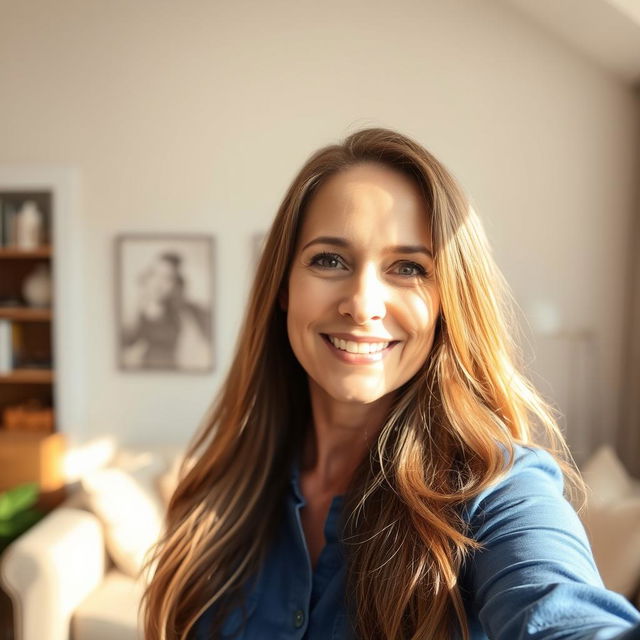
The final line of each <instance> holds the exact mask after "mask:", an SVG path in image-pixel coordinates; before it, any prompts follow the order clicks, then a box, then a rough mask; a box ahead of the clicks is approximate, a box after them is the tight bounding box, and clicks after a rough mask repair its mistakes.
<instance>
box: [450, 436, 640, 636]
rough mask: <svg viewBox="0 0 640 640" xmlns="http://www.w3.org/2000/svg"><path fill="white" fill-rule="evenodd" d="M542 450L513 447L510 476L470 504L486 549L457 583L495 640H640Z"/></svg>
mask: <svg viewBox="0 0 640 640" xmlns="http://www.w3.org/2000/svg"><path fill="white" fill-rule="evenodd" d="M562 489H563V476H562V473H561V471H560V468H559V467H558V465H557V463H556V462H555V460H554V459H553V457H552V456H551V455H550V454H548V453H547V452H546V451H543V450H541V449H534V448H529V447H518V448H517V457H516V461H515V463H514V466H513V468H512V470H511V471H510V472H509V474H508V475H507V476H506V477H505V478H504V479H503V480H502V481H501V482H499V483H498V484H497V485H496V486H494V487H491V488H490V489H487V490H485V491H484V492H483V493H481V494H480V495H479V496H478V497H477V498H476V499H474V500H473V501H471V503H470V504H469V505H468V508H467V518H468V520H469V522H470V525H471V532H472V535H473V537H474V538H475V539H476V540H478V541H479V542H481V543H482V544H483V545H484V548H483V549H482V550H480V551H477V552H476V553H475V554H474V555H473V556H472V557H471V558H470V560H469V562H468V563H467V566H466V567H465V571H464V572H463V575H462V579H461V586H462V589H463V592H466V593H467V594H468V596H469V601H470V602H471V605H470V606H471V608H472V609H473V614H474V615H475V616H477V617H478V619H479V621H480V623H481V625H482V627H483V629H484V631H485V633H486V634H487V635H488V636H489V638H491V639H492V640H528V639H533V638H535V639H536V640H640V613H639V612H638V611H637V610H636V609H635V608H634V607H633V606H632V605H631V604H630V603H629V602H628V601H627V600H626V599H625V598H624V597H623V596H622V595H620V594H617V593H614V592H612V591H608V590H607V589H605V587H604V585H603V583H602V580H601V578H600V575H599V574H598V571H597V569H596V565H595V562H594V560H593V555H592V553H591V548H590V545H589V542H588V540H587V536H586V534H585V531H584V528H583V526H582V524H581V522H580V520H579V518H578V516H577V514H576V513H575V511H574V509H573V507H572V506H571V505H570V504H569V503H568V501H567V500H566V499H565V498H564V497H563V494H562Z"/></svg>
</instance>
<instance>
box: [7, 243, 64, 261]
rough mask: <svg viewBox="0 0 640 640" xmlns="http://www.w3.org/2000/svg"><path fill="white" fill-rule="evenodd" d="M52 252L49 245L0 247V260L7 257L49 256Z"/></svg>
mask: <svg viewBox="0 0 640 640" xmlns="http://www.w3.org/2000/svg"><path fill="white" fill-rule="evenodd" d="M51 254H52V248H51V246H50V245H43V246H42V247H38V248H37V249H19V248H17V247H0V260H2V259H8V260H14V259H16V258H17V259H20V260H24V259H25V258H50V257H51Z"/></svg>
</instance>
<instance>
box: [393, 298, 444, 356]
mask: <svg viewBox="0 0 640 640" xmlns="http://www.w3.org/2000/svg"><path fill="white" fill-rule="evenodd" d="M439 311H440V301H439V297H438V296H437V295H436V294H435V292H429V291H425V292H419V293H413V294H412V295H410V296H408V297H407V298H406V299H404V300H403V304H402V305H401V308H400V310H399V316H400V317H399V321H400V322H401V324H402V326H403V329H404V330H405V331H406V332H407V335H408V336H409V337H411V338H414V339H415V340H416V341H417V342H419V343H422V344H426V343H429V344H430V343H431V341H432V338H433V333H434V331H435V326H436V320H437V319H438V313H439Z"/></svg>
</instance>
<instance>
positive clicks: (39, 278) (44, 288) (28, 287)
mask: <svg viewBox="0 0 640 640" xmlns="http://www.w3.org/2000/svg"><path fill="white" fill-rule="evenodd" d="M22 295H23V297H24V299H25V300H26V301H27V304H28V305H29V306H30V307H49V306H51V301H52V300H53V287H52V282H51V272H50V271H49V267H48V266H47V265H46V264H39V265H38V266H37V267H36V268H35V269H34V270H33V271H32V272H31V273H30V274H29V275H28V276H27V277H26V278H25V280H24V283H23V285H22Z"/></svg>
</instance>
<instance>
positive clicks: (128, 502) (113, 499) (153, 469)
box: [82, 452, 164, 578]
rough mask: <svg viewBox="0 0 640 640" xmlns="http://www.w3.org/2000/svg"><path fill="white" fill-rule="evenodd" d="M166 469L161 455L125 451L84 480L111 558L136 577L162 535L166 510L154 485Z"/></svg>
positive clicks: (123, 569) (85, 488) (90, 503)
mask: <svg viewBox="0 0 640 640" xmlns="http://www.w3.org/2000/svg"><path fill="white" fill-rule="evenodd" d="M163 470H164V463H163V462H162V460H161V459H159V458H158V457H157V456H153V455H151V454H148V453H146V454H145V453H142V454H134V453H130V452H121V453H120V454H119V455H118V457H117V458H116V460H115V461H114V464H113V465H112V466H110V467H107V468H104V469H98V470H96V471H93V472H92V473H90V474H88V475H86V476H85V477H84V478H83V479H82V487H83V489H84V491H85V492H86V494H87V500H88V503H89V506H90V508H91V510H92V511H93V512H94V513H95V514H96V515H97V516H98V518H99V519H100V520H101V522H102V524H103V527H104V532H105V543H106V546H107V551H108V552H109V555H110V556H111V558H112V559H113V561H114V563H115V565H116V567H118V569H120V570H121V571H122V572H123V573H125V574H127V575H129V576H131V577H132V578H138V577H140V574H141V569H142V567H143V564H144V561H145V556H146V554H147V552H148V551H149V549H150V547H151V546H152V545H153V544H154V543H155V542H156V541H157V540H158V538H159V537H160V535H161V533H162V529H163V526H164V522H163V515H164V509H163V505H162V503H161V501H160V498H159V496H158V494H157V491H156V489H155V484H154V483H155V482H156V479H157V477H158V475H159V474H160V473H161V472H162V471H163Z"/></svg>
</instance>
